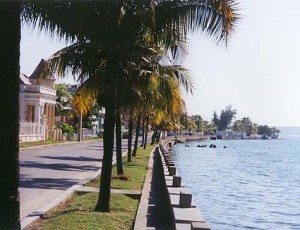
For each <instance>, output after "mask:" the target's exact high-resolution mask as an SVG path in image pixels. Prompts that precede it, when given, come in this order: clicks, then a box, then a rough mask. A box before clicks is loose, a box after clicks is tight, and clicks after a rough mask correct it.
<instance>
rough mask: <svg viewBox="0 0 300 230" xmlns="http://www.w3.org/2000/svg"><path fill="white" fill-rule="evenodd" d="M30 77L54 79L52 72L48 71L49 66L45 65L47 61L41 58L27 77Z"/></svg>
mask: <svg viewBox="0 0 300 230" xmlns="http://www.w3.org/2000/svg"><path fill="white" fill-rule="evenodd" d="M29 78H30V79H35V80H38V79H49V80H55V78H54V77H53V75H52V73H51V72H50V71H49V67H48V66H47V61H46V60H44V59H42V60H41V61H40V63H39V64H38V66H37V67H36V68H35V70H34V71H33V73H32V74H31V75H30V77H29Z"/></svg>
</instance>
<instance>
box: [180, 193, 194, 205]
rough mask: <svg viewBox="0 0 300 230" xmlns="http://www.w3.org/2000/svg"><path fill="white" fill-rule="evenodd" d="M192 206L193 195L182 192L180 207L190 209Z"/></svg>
mask: <svg viewBox="0 0 300 230" xmlns="http://www.w3.org/2000/svg"><path fill="white" fill-rule="evenodd" d="M191 204H192V193H189V192H180V195H179V207H180V208H190V207H191Z"/></svg>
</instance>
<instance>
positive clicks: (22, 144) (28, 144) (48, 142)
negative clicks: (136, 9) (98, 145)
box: [19, 137, 100, 148]
mask: <svg viewBox="0 0 300 230" xmlns="http://www.w3.org/2000/svg"><path fill="white" fill-rule="evenodd" d="M96 139H100V138H99V137H89V138H88V139H87V140H96ZM66 142H70V141H59V140H53V139H49V140H43V141H29V142H20V143H19V146H20V148H28V147H34V146H40V145H52V144H61V143H66Z"/></svg>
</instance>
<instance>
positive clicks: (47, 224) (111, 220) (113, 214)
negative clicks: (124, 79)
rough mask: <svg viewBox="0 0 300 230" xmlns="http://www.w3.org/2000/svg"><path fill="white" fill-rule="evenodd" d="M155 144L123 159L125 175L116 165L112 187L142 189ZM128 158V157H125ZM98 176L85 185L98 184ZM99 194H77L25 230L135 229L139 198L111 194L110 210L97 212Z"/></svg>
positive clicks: (96, 185)
mask: <svg viewBox="0 0 300 230" xmlns="http://www.w3.org/2000/svg"><path fill="white" fill-rule="evenodd" d="M152 149H153V146H149V147H148V148H147V149H146V150H143V149H139V150H138V152H137V157H132V162H130V163H128V162H124V165H123V167H124V173H125V175H123V176H119V175H117V169H116V167H115V166H114V167H113V175H112V186H111V187H112V188H115V189H130V190H141V189H142V186H143V183H144V180H145V175H146V173H147V165H148V161H149V156H150V152H151V151H152ZM125 159H127V158H125ZM99 183H100V181H99V177H98V178H96V179H95V180H94V181H92V182H89V183H87V184H86V186H94V187H99ZM97 200H98V193H81V194H79V193H78V194H75V195H74V196H72V198H71V199H69V200H68V201H67V202H65V203H63V204H62V205H60V206H58V207H56V208H54V209H53V210H51V211H49V212H48V213H47V214H46V215H45V216H44V217H43V218H42V219H41V220H38V221H36V222H34V224H33V225H31V226H29V227H28V228H26V230H41V229H43V230H52V229H58V230H60V229H61V230H71V229H72V230H73V229H89V230H90V229H91V230H93V229H97V230H98V229H99V230H100V229H103V230H104V229H105V230H107V229H110V230H114V229H116V230H117V229H127V230H129V229H132V227H133V224H134V219H135V216H136V212H137V208H138V204H139V199H137V198H135V197H134V196H126V195H124V194H111V202H110V205H111V211H110V213H100V212H96V211H95V210H94V209H95V206H96V204H97Z"/></svg>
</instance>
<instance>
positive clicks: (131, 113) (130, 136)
mask: <svg viewBox="0 0 300 230" xmlns="http://www.w3.org/2000/svg"><path fill="white" fill-rule="evenodd" d="M132 127H133V106H131V108H130V118H129V125H128V150H127V152H128V158H127V161H128V162H131V146H132Z"/></svg>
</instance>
